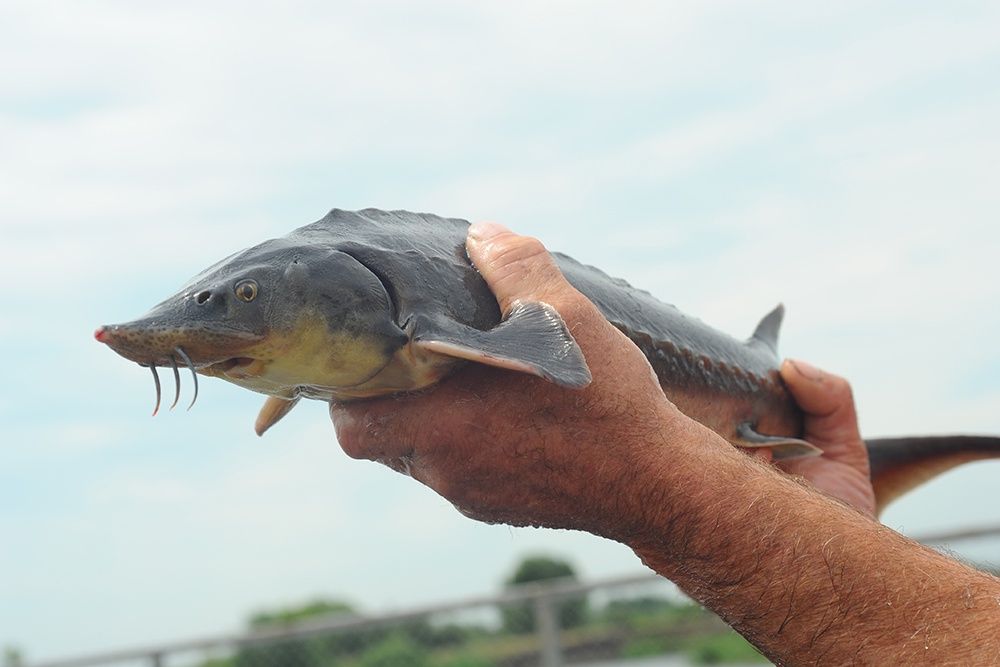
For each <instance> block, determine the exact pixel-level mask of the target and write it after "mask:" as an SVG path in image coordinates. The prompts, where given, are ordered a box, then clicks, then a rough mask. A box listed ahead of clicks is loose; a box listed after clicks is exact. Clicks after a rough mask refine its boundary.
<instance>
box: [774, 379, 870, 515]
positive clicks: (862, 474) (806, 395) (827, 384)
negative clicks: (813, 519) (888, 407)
mask: <svg viewBox="0 0 1000 667" xmlns="http://www.w3.org/2000/svg"><path fill="white" fill-rule="evenodd" d="M781 377H782V379H783V380H784V381H785V385H787V387H788V389H789V391H791V392H792V396H793V397H794V398H795V402H796V403H798V404H799V407H800V408H802V410H803V412H805V415H806V416H805V434H804V435H803V438H804V439H805V440H808V441H809V442H811V443H812V444H814V445H816V446H817V447H819V448H820V449H822V450H823V456H819V457H816V458H811V459H801V460H798V461H789V462H788V463H783V464H779V466H778V467H779V468H781V469H782V470H784V471H785V472H787V473H789V474H792V475H799V476H801V477H804V478H805V479H806V480H808V481H809V482H810V483H811V484H812V485H813V486H815V487H816V488H817V489H819V490H820V491H822V492H824V493H826V494H827V495H830V496H833V497H834V498H837V499H838V500H841V501H843V502H845V503H847V504H848V505H851V506H852V507H854V508H856V509H858V510H861V511H862V512H863V513H865V514H867V515H868V516H871V517H874V516H875V492H874V491H873V490H872V482H871V477H870V474H869V469H868V450H867V449H866V448H865V443H864V441H863V440H862V439H861V435H860V434H859V433H858V417H857V414H856V412H855V409H854V398H853V396H852V395H851V386H850V385H849V384H848V383H847V380H845V379H844V378H842V377H839V376H836V375H833V374H831V373H827V372H825V371H821V370H819V369H818V368H814V367H813V366H810V365H809V364H807V363H805V362H804V361H793V360H786V361H785V362H784V363H783V364H782V366H781Z"/></svg>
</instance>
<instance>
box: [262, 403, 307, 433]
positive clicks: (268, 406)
mask: <svg viewBox="0 0 1000 667" xmlns="http://www.w3.org/2000/svg"><path fill="white" fill-rule="evenodd" d="M298 402H299V399H298V397H296V398H292V399H287V398H278V397H277V396H268V397H267V400H266V401H264V405H262V406H261V408H260V412H258V413H257V421H256V422H254V425H253V430H254V431H256V432H257V435H264V431H266V430H267V429H269V428H271V427H272V426H274V425H275V424H277V423H278V420H280V419H281V418H282V417H284V416H285V415H287V414H288V413H289V412H291V410H292V408H294V407H295V404H296V403H298Z"/></svg>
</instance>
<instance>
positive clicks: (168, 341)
mask: <svg viewBox="0 0 1000 667" xmlns="http://www.w3.org/2000/svg"><path fill="white" fill-rule="evenodd" d="M94 338H95V339H96V340H97V341H98V342H100V343H104V344H105V345H107V346H108V347H110V348H111V349H112V350H114V351H115V352H117V353H118V354H120V355H121V356H123V357H125V358H126V359H129V360H130V361H134V362H136V363H138V364H141V365H143V366H170V365H171V364H172V363H173V359H172V358H175V357H176V356H177V349H178V348H180V349H183V350H184V351H185V352H186V353H187V354H188V355H190V357H191V359H192V361H193V362H194V365H195V366H197V367H199V368H200V367H202V366H205V365H209V364H214V363H217V362H219V361H223V360H226V359H230V358H232V357H236V356H239V355H240V353H241V352H242V351H244V350H246V349H247V348H248V347H250V346H251V345H253V344H254V343H256V342H257V341H259V340H260V339H261V336H257V335H253V334H249V333H245V332H239V331H233V330H231V329H229V330H219V329H216V328H211V327H205V326H175V325H170V324H167V323H164V322H162V321H158V320H136V321H134V322H127V323H125V324H108V325H104V326H101V327H98V328H97V329H96V330H95V331H94Z"/></svg>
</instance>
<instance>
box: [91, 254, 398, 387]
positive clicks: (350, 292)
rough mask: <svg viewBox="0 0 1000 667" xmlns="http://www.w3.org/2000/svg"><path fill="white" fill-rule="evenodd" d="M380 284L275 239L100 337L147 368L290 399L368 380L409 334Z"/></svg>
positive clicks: (343, 258) (337, 261)
mask: <svg viewBox="0 0 1000 667" xmlns="http://www.w3.org/2000/svg"><path fill="white" fill-rule="evenodd" d="M393 318H394V308H393V305H392V301H391V299H390V297H389V295H388V293H387V291H386V288H385V286H384V285H383V284H382V282H381V281H380V279H379V278H378V277H377V276H376V275H375V274H374V273H373V272H372V271H370V270H369V269H368V268H367V267H365V266H364V265H363V264H361V263H360V262H358V261H357V260H356V259H355V258H354V257H352V256H351V255H348V254H346V253H344V252H340V251H338V250H335V249H331V248H330V247H329V246H321V245H318V244H311V243H301V242H294V241H293V240H290V239H289V238H288V237H286V238H283V239H273V240H271V241H266V242H264V243H262V244H260V245H257V246H254V247H252V248H249V249H247V250H244V251H242V252H239V253H236V254H235V255H232V256H230V257H227V258H226V259H224V260H222V261H221V262H218V263H217V264H215V265H213V266H211V267H209V268H208V269H206V270H205V271H203V272H201V273H200V274H198V275H197V276H195V277H194V278H192V279H191V280H190V281H188V283H187V284H186V285H185V286H184V287H182V288H181V289H180V290H179V291H178V292H177V293H176V294H174V295H173V296H171V297H169V298H168V299H165V300H164V301H162V302H161V303H159V304H158V305H156V306H155V307H153V309H152V310H150V311H149V312H148V313H146V314H145V315H143V316H142V317H140V318H139V319H136V320H133V321H131V322H125V323H122V324H113V325H106V326H102V327H100V328H98V329H97V331H96V332H95V334H94V335H95V338H96V339H97V340H98V341H100V342H102V343H105V344H107V345H108V346H109V347H111V348H112V349H113V350H114V351H115V352H117V353H118V354H120V355H121V356H123V357H125V358H126V359H129V360H131V361H134V362H136V363H138V364H140V365H142V366H151V367H154V372H155V367H157V366H162V367H170V366H174V367H176V365H177V364H178V362H180V363H181V364H182V365H184V364H186V365H189V366H191V367H192V369H193V370H196V371H197V372H198V373H200V374H202V375H207V376H213V377H219V378H221V379H224V380H227V381H229V382H232V383H234V384H237V385H239V386H242V387H245V388H248V389H252V390H254V391H258V392H261V393H265V394H269V395H272V396H279V397H283V398H294V397H295V396H298V395H300V394H302V393H306V394H307V395H309V394H319V393H322V391H323V389H331V388H338V387H349V386H353V385H356V384H359V383H363V382H364V381H365V380H367V379H368V378H370V377H372V376H374V375H375V374H377V373H378V372H379V371H380V370H381V369H382V368H383V367H385V366H386V364H388V363H389V361H390V359H391V358H392V356H393V354H394V353H395V352H396V350H397V349H398V348H399V347H401V346H402V345H403V344H404V343H405V341H406V335H405V334H404V333H403V332H402V330H401V329H400V328H399V327H398V326H397V325H396V323H395V321H394V319H393Z"/></svg>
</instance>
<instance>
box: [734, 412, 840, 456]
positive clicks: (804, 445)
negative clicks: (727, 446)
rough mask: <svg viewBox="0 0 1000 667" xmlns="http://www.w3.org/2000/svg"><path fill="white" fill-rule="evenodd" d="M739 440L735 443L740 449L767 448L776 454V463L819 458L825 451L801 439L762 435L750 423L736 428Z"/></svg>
mask: <svg viewBox="0 0 1000 667" xmlns="http://www.w3.org/2000/svg"><path fill="white" fill-rule="evenodd" d="M736 435H737V438H736V439H735V441H734V442H733V444H735V445H736V446H738V447H749V448H756V447H767V448H769V449H770V450H771V452H772V453H773V454H774V460H775V461H789V460H791V459H801V458H806V457H808V456H819V455H821V454H822V453H823V450H822V449H820V448H819V447H817V446H816V445H812V444H810V443H808V442H806V441H805V440H800V439H799V438H789V437H786V436H780V435H762V434H760V433H758V432H757V431H755V430H754V427H753V425H752V424H750V423H749V422H743V423H741V424H739V425H738V426H737V427H736Z"/></svg>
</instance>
